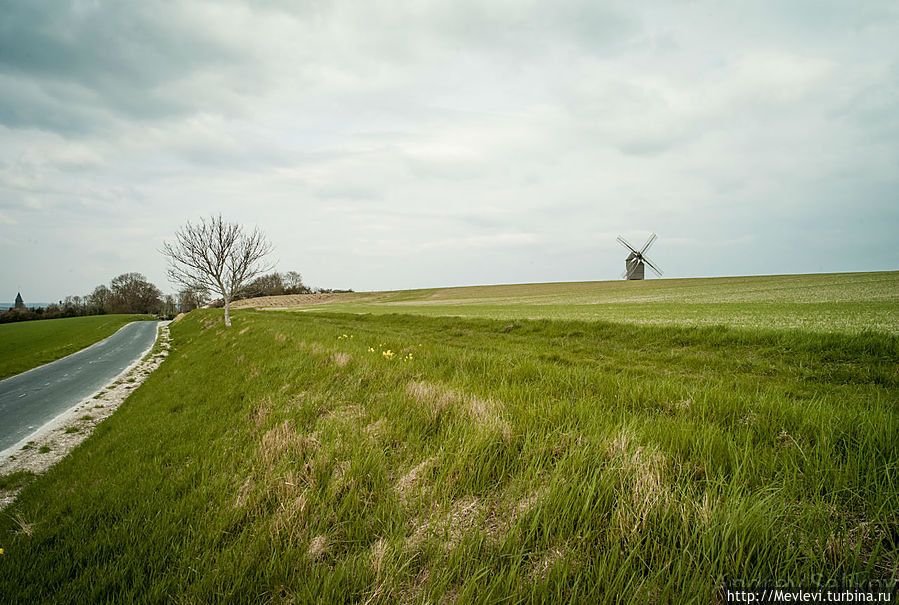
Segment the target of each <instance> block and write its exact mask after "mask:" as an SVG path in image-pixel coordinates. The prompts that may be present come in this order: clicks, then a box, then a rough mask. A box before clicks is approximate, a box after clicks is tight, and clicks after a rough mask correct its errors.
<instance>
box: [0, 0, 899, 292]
mask: <svg viewBox="0 0 899 605" xmlns="http://www.w3.org/2000/svg"><path fill="white" fill-rule="evenodd" d="M295 5H298V6H301V7H302V8H297V7H296V6H295ZM635 5H639V7H638V6H635ZM897 6H899V5H897V3H896V2H895V0H884V1H882V2H881V1H873V2H864V1H853V2H846V1H844V0H840V1H838V2H827V1H823V0H809V1H799V0H790V1H789V2H782V1H780V0H772V1H759V0H753V1H747V2H720V1H714V2H677V3H671V2H658V3H634V2H622V3H608V2H597V1H590V0H573V1H569V0H563V1H559V0H554V1H553V2H527V1H522V0H508V1H505V0H503V1H493V0H480V1H476V2H474V1H468V0H446V1H436V2H422V1H409V2H401V1H396V0H385V1H383V2H379V1H366V2H340V3H337V2H335V3H327V2H291V1H288V0H284V1H277V0H272V1H268V2H266V1H255V2H222V1H220V0H215V1H210V2H185V1H178V2H171V3H165V2H99V1H83V2H60V1H58V0H53V1H47V2H41V1H36V0H21V1H12V2H10V1H8V0H2V1H0V12H2V18H0V255H2V258H3V262H2V263H0V285H2V288H3V292H0V300H12V298H13V297H14V296H15V293H16V291H17V290H21V291H22V294H23V296H24V298H25V300H26V302H28V301H50V300H56V299H59V298H61V297H64V296H65V295H67V294H84V293H88V292H89V291H90V290H91V289H93V287H94V286H96V285H97V284H100V283H108V282H109V280H110V279H111V278H112V277H114V276H116V275H118V274H120V273H124V272H128V271H138V272H141V273H143V274H145V275H146V276H147V277H148V278H149V279H150V280H151V281H154V282H155V283H156V284H157V285H159V286H160V287H161V288H162V289H163V290H164V291H169V292H171V291H174V290H175V287H174V286H172V285H170V284H168V283H167V281H166V278H165V261H164V260H163V258H162V257H161V255H160V254H159V253H158V252H157V250H158V249H159V247H160V246H161V244H162V242H163V241H165V240H166V239H167V238H168V239H171V237H172V235H173V233H174V232H175V230H176V229H177V228H178V226H179V225H181V224H183V223H184V222H186V221H188V220H191V221H193V220H196V219H198V218H199V217H201V216H206V215H209V214H211V213H219V212H221V213H222V215H223V216H224V217H225V218H227V219H230V220H234V221H238V222H241V223H244V224H247V225H250V226H252V225H258V226H259V227H261V228H262V229H263V230H264V231H265V232H266V233H267V234H268V236H269V239H270V240H271V241H272V243H273V244H274V245H275V248H276V251H275V259H274V260H276V261H277V268H278V269H279V270H281V271H288V270H296V271H299V272H300V273H302V274H303V276H304V278H305V281H306V282H307V283H309V284H311V285H317V286H325V287H351V288H354V289H356V290H373V289H374V290H380V289H397V288H414V287H426V286H449V285H464V284H483V283H511V282H538V281H570V280H605V279H617V278H619V276H620V274H621V272H622V271H623V269H624V257H625V255H626V251H625V250H624V249H623V248H622V247H620V246H619V245H618V244H617V243H616V242H615V236H616V235H618V234H619V233H620V234H623V235H625V237H628V238H629V239H630V240H631V241H632V242H633V243H634V244H635V245H640V244H642V241H643V240H644V239H645V238H646V236H648V234H649V233H650V232H651V231H654V232H656V233H658V235H659V239H658V241H657V242H656V244H655V245H654V246H653V248H652V249H651V251H650V253H649V256H650V257H651V258H652V259H653V260H654V261H655V262H656V263H657V264H658V265H660V266H661V268H662V269H663V270H664V271H665V275H666V277H692V276H716V275H743V274H768V273H793V272H829V271H855V270H882V269H897V268H899V244H897V237H896V233H897V231H899V44H897V42H896V40H899V10H897Z"/></svg>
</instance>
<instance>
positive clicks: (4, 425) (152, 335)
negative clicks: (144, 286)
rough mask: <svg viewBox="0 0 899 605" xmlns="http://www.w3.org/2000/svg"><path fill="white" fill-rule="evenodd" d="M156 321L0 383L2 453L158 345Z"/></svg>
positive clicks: (131, 327)
mask: <svg viewBox="0 0 899 605" xmlns="http://www.w3.org/2000/svg"><path fill="white" fill-rule="evenodd" d="M158 323H159V322H156V321H135V322H133V323H130V324H128V325H126V326H125V327H123V328H122V329H121V330H119V331H118V332H116V333H115V334H113V335H112V336H110V337H109V338H107V339H106V340H102V341H100V342H98V343H97V344H95V345H93V346H90V347H88V348H86V349H83V350H81V351H78V352H77V353H73V354H72V355H69V356H68V357H63V358H62V359H58V360H56V361H54V362H52V363H48V364H47V365H45V366H41V367H39V368H35V369H33V370H29V371H27V372H24V373H22V374H19V375H18V376H13V377H12V378H7V379H6V380H3V381H0V451H3V450H5V449H6V448H8V447H10V446H12V445H15V444H16V443H17V442H18V441H20V440H22V439H24V438H25V437H27V436H28V435H30V434H31V433H33V432H34V431H36V430H37V429H39V428H40V427H41V426H43V425H44V424H45V423H47V422H49V421H50V420H52V419H53V418H55V417H56V416H58V415H59V414H61V413H62V412H64V411H66V410H67V409H69V408H71V407H72V406H74V405H77V404H78V403H79V402H80V401H82V400H83V399H84V398H85V397H88V396H90V395H91V394H92V393H94V392H95V391H97V390H99V389H100V388H102V387H103V386H105V385H106V384H108V383H109V382H110V381H112V379H113V378H115V377H116V376H118V375H119V373H121V372H122V370H124V369H125V368H127V367H128V366H130V365H131V364H132V363H134V362H135V361H137V360H138V359H140V358H141V357H142V356H143V355H144V353H146V351H147V350H149V348H150V347H151V346H152V345H153V342H154V341H155V340H156V325H157V324H158Z"/></svg>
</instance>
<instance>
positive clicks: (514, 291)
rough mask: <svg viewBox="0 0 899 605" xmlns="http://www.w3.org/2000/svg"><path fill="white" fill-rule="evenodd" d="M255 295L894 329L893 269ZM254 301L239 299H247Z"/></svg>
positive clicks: (387, 307)
mask: <svg viewBox="0 0 899 605" xmlns="http://www.w3.org/2000/svg"><path fill="white" fill-rule="evenodd" d="M279 299H282V297H273V299H272V301H269V300H267V299H257V301H258V302H259V303H261V304H267V305H268V304H270V305H274V306H276V307H277V306H287V307H290V306H297V307H303V306H305V307H307V308H308V307H319V308H325V309H327V310H329V311H345V312H350V313H415V314H420V315H431V316H436V315H444V316H458V317H484V318H492V319H541V318H542V319H573V320H584V321H595V320H600V321H613V322H627V323H637V324H641V325H718V324H721V325H728V326H733V327H745V328H776V329H779V328H799V329H803V330H813V331H818V332H846V333H859V332H863V331H866V330H873V331H877V332H888V333H891V334H899V272H897V271H892V272H880V273H837V274H819V275H776V276H761V277H722V278H709V279H664V280H646V281H624V280H619V281H613V282H581V283H558V284H523V285H513V286H473V287H464V288H443V289H431V290H406V291H398V292H375V293H353V294H346V295H340V296H338V297H335V298H334V300H333V301H332V302H328V303H327V304H324V305H322V304H320V303H315V302H311V301H310V302H307V301H304V300H303V297H283V302H281V301H279ZM253 302H254V301H249V302H244V303H239V304H251V305H252V304H253Z"/></svg>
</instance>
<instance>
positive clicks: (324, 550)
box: [306, 535, 330, 562]
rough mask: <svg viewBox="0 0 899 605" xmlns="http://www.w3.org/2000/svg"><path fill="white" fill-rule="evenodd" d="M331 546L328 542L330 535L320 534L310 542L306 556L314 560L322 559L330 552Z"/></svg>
mask: <svg viewBox="0 0 899 605" xmlns="http://www.w3.org/2000/svg"><path fill="white" fill-rule="evenodd" d="M329 546H330V544H329V542H328V537H327V536H325V535H318V536H315V537H314V538H312V541H311V542H310V543H309V548H308V549H306V557H307V558H308V559H310V560H312V561H316V562H318V561H321V560H323V559H324V558H325V556H326V555H327V554H328V547H329Z"/></svg>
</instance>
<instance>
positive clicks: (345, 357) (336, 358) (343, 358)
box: [331, 351, 353, 368]
mask: <svg viewBox="0 0 899 605" xmlns="http://www.w3.org/2000/svg"><path fill="white" fill-rule="evenodd" d="M352 359H353V356H352V355H350V354H349V353H344V352H343V351H339V352H337V353H334V354H333V355H331V360H332V361H333V362H334V365H336V366H337V367H338V368H342V367H344V366H345V365H346V364H348V363H350V361H351V360H352Z"/></svg>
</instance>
